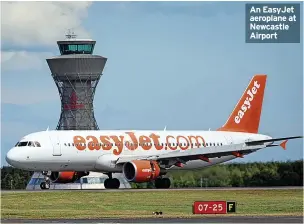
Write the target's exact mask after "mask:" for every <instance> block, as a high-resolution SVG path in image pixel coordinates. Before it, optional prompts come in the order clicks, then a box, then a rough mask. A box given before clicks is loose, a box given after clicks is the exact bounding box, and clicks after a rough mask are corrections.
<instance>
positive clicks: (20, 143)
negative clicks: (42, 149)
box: [18, 142, 28, 147]
mask: <svg viewBox="0 0 304 224" xmlns="http://www.w3.org/2000/svg"><path fill="white" fill-rule="evenodd" d="M27 144H28V142H19V144H18V147H22V146H27Z"/></svg>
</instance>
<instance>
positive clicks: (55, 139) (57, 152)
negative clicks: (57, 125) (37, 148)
mask: <svg viewBox="0 0 304 224" xmlns="http://www.w3.org/2000/svg"><path fill="white" fill-rule="evenodd" d="M49 136H50V140H51V144H52V145H53V156H61V145H60V141H59V136H58V134H57V133H56V132H53V133H52V134H51V133H50V135H49Z"/></svg>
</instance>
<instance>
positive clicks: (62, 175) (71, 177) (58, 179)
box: [50, 171, 89, 184]
mask: <svg viewBox="0 0 304 224" xmlns="http://www.w3.org/2000/svg"><path fill="white" fill-rule="evenodd" d="M87 175H89V172H76V171H65V172H52V173H51V175H50V179H51V181H52V182H53V183H61V184H67V183H73V182H75V181H76V180H79V179H80V178H81V177H83V176H87Z"/></svg>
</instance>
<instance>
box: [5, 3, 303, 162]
mask: <svg viewBox="0 0 304 224" xmlns="http://www.w3.org/2000/svg"><path fill="white" fill-rule="evenodd" d="M1 5H2V7H1V14H2V17H1V31H2V34H1V38H2V39H1V164H2V165H7V163H6V161H5V159H4V157H5V154H6V153H7V151H8V150H9V149H10V148H11V147H13V146H14V145H15V143H16V142H17V141H18V140H19V139H20V138H21V137H22V136H24V135H26V134H29V133H31V132H36V131H42V130H45V129H47V127H49V128H50V129H55V128H56V126H57V122H58V120H59V116H60V98H59V94H58V90H57V87H56V85H55V83H54V81H53V79H52V77H51V73H50V70H49V68H48V65H47V63H46V58H48V57H52V56H55V55H59V51H58V47H57V44H56V41H57V40H61V39H64V35H65V34H66V32H67V29H70V28H72V29H73V30H74V32H75V33H76V34H77V35H78V37H79V38H92V39H94V40H96V41H97V43H96V46H95V50H94V54H97V55H102V56H104V57H106V58H108V61H107V64H106V66H105V69H104V72H103V76H102V78H101V80H100V82H99V84H98V86H97V89H96V93H95V99H94V107H95V117H96V120H97V123H98V126H99V128H100V129H133V130H134V129H156V130H162V129H164V127H165V126H166V127H167V130H183V129H184V130H185V129H186V130H208V129H209V128H210V129H211V130H215V129H217V128H219V127H220V126H222V125H223V124H224V123H225V121H226V120H227V118H228V116H229V115H230V113H231V111H232V110H233V108H234V106H235V104H236V103H237V101H238V100H239V98H240V97H241V95H242V93H243V91H244V90H245V88H246V87H247V85H248V83H249V81H250V79H251V78H252V76H253V75H255V74H258V73H263V74H267V75H268V80H267V86H266V89H265V97H264V104H263V109H262V116H261V121H260V128H259V131H260V133H263V134H268V135H271V136H273V137H284V136H293V135H303V44H302V43H301V44H246V43H245V22H244V18H245V10H244V9H245V3H242V2H233V3H229V2H214V3H213V2H2V3H1ZM29 11H30V12H31V13H28V12H29ZM302 158H303V141H302V140H299V139H297V140H291V141H289V142H288V143H287V150H286V151H285V150H283V149H282V148H280V147H271V148H269V149H268V148H267V149H264V150H260V151H259V152H256V153H253V154H251V155H248V156H246V157H245V158H243V159H236V160H234V161H235V162H252V161H286V160H297V159H302Z"/></svg>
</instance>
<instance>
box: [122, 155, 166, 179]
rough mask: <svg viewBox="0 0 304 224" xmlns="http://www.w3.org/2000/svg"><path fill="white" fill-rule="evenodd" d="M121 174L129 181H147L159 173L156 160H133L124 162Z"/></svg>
mask: <svg viewBox="0 0 304 224" xmlns="http://www.w3.org/2000/svg"><path fill="white" fill-rule="evenodd" d="M122 172H123V175H124V176H125V178H126V179H127V180H128V181H129V182H136V183H141V182H149V181H151V180H155V179H156V178H157V177H159V175H160V174H161V170H160V167H159V165H158V164H157V162H156V161H148V160H133V161H131V162H126V163H125V164H124V166H123V168H122Z"/></svg>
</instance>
